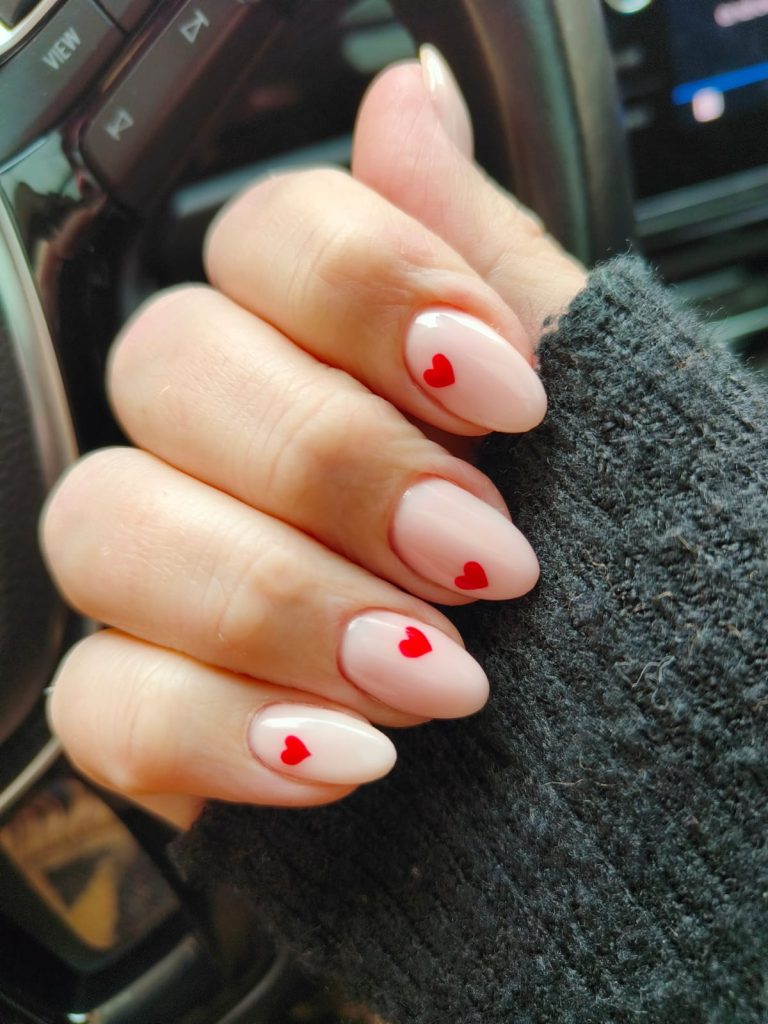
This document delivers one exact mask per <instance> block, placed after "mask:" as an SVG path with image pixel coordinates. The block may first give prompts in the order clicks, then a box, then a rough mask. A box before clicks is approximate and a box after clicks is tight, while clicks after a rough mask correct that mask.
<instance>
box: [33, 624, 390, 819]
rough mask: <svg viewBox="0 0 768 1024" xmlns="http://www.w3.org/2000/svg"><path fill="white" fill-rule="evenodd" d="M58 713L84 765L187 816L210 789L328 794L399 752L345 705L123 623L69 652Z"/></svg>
mask: <svg viewBox="0 0 768 1024" xmlns="http://www.w3.org/2000/svg"><path fill="white" fill-rule="evenodd" d="M49 715H50V719H51V724H52V727H53V729H54V731H55V732H56V733H57V734H58V736H59V737H60V739H61V741H62V743H63V745H64V748H65V750H66V752H67V754H68V756H69V757H70V759H71V760H72V761H73V762H74V763H75V764H76V765H77V767H78V768H79V769H80V770H81V771H83V772H84V773H85V774H86V775H88V776H89V777H90V778H92V779H93V780H94V781H95V782H97V783H99V784H100V785H103V786H106V787H107V788H108V789H112V790H115V791H116V792H118V793H121V794H122V795H124V796H128V797H131V798H133V799H135V800H137V801H138V802H140V803H142V804H143V805H144V806H146V807H148V809H154V811H155V813H157V814H159V815H160V816H162V817H166V818H170V820H172V821H174V822H175V823H176V824H182V825H184V824H189V821H190V820H191V819H190V815H192V817H194V814H195V810H196V804H195V802H194V801H195V800H197V801H199V800H200V799H205V798H214V799H219V800H232V801H238V802H243V803H253V804H271V805H275V806H284V807H309V806H314V805H317V804H324V803H329V802H331V801H334V800H338V799H340V798H341V797H342V796H346V794H347V793H349V792H351V791H352V790H353V789H354V788H355V787H356V786H357V785H359V784H360V783H363V782H371V781H373V780H374V779H377V778H380V777H381V776H383V775H386V774H387V772H388V771H389V770H390V769H391V767H392V766H393V764H394V762H395V750H394V747H393V745H392V743H391V741H390V740H389V739H388V738H387V737H386V736H384V734H383V733H381V732H379V731H378V730H377V729H374V728H373V726H371V725H369V724H368V722H366V721H365V719H363V718H362V717H361V716H359V715H357V714H354V713H351V712H348V711H347V710H345V709H342V708H340V707H339V706H338V705H332V704H330V703H328V702H323V701H320V700H319V699H318V698H317V697H316V696H314V695H312V694H307V693H304V692H302V691H300V690H295V689H287V688H285V687H281V686H276V685H272V684H270V683H263V682H259V681H257V680H254V679H251V678H249V677H246V676H239V675H235V674H234V673H231V672H226V671H223V670H220V669H215V668H212V667H210V666H208V665H203V664H201V663H200V662H197V661H194V660H193V659H191V658H189V657H187V656H185V655H183V654H178V653H176V652H174V651H168V650H165V649H163V648H159V647H155V646H153V645H152V644H148V643H145V642H143V641H140V640H136V639H134V638H133V637H129V636H126V635H125V634H122V633H118V632H116V631H114V630H105V631H103V632H100V633H96V634H94V635H93V636H89V637H87V638H86V639H85V640H82V641H81V642H80V643H79V644H78V645H77V646H76V647H74V648H73V649H72V651H70V653H69V654H68V655H67V657H66V659H65V660H64V662H63V663H62V665H61V667H60V668H59V673H58V676H57V678H56V680H55V682H54V687H53V693H52V695H51V699H50V703H49ZM156 794H164V795H163V796H162V797H158V796H156ZM174 796H176V797H186V798H189V797H191V798H193V802H191V803H190V802H188V801H180V802H179V801H175V802H174V800H173V799H172V798H173V797H174Z"/></svg>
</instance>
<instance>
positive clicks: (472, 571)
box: [453, 562, 488, 590]
mask: <svg viewBox="0 0 768 1024" xmlns="http://www.w3.org/2000/svg"><path fill="white" fill-rule="evenodd" d="M453 582H454V583H455V584H456V586H457V587H458V588H459V590H482V588H483V587H487V586H488V577H487V576H486V575H485V569H483V567H482V565H480V563H479V562H465V563H464V575H463V576H457V577H456V579H455V580H454V581H453Z"/></svg>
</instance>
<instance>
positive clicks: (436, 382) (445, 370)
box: [424, 352, 456, 388]
mask: <svg viewBox="0 0 768 1024" xmlns="http://www.w3.org/2000/svg"><path fill="white" fill-rule="evenodd" d="M424 380H425V381H426V382H427V384H429V386H430V387H431V388H447V387H448V385H449V384H453V382H454V381H455V380H456V375H455V374H454V372H453V367H452V366H451V361H450V360H449V359H448V358H447V357H446V356H444V355H443V354H442V352H438V353H437V355H435V356H433V357H432V366H431V367H430V369H429V370H425V371H424Z"/></svg>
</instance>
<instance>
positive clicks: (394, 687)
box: [339, 610, 488, 718]
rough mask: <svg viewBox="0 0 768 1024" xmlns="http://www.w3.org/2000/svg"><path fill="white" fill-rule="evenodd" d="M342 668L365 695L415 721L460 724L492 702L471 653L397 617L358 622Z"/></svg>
mask: <svg viewBox="0 0 768 1024" xmlns="http://www.w3.org/2000/svg"><path fill="white" fill-rule="evenodd" d="M339 667H340V668H341V671H342V673H343V674H344V675H345V676H346V677H347V679H349V680H350V682H352V683H354V684H355V685H356V686H358V687H359V688H360V689H361V690H363V691H365V692H366V693H368V694H370V695H371V696H373V697H376V698H377V699H378V700H381V701H383V702H384V703H385V704H388V705H389V706H390V707H393V708H397V709H398V710H399V711H405V712H408V713H409V714H413V715H424V716H426V717H428V718H460V717H462V716H463V715H471V714H473V713H474V712H475V711H479V710H480V708H482V707H483V705H484V704H485V703H486V701H487V700H488V678H487V676H486V674H485V672H483V670H482V668H481V667H480V666H479V665H478V663H477V662H476V661H475V659H474V658H473V657H472V655H471V654H469V652H468V651H466V650H465V649H464V648H463V647H462V646H461V645H460V644H457V643H456V642H455V641H454V640H452V639H451V638H450V637H449V636H447V635H446V634H445V633H443V632H442V630H440V629H436V628H435V627H434V626H428V625H426V623H424V622H420V621H419V620H417V619H414V618H409V617H408V616H405V615H399V614H397V613H396V612H388V611H379V610H375V611H369V612H365V613H364V614H363V615H359V616H358V617H357V618H355V619H353V620H352V621H351V622H350V623H349V625H348V626H347V628H346V630H345V631H344V635H343V637H342V641H341V646H340V650H339Z"/></svg>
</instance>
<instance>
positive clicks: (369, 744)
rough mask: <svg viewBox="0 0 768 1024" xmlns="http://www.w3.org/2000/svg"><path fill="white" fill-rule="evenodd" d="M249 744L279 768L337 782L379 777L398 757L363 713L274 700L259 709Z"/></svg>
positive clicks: (302, 776) (259, 756)
mask: <svg viewBox="0 0 768 1024" xmlns="http://www.w3.org/2000/svg"><path fill="white" fill-rule="evenodd" d="M248 746H249V748H250V750H251V753H252V754H253V755H254V757H256V758H257V759H258V760H259V761H261V762H262V763H263V764H265V765H267V766H268V767H269V768H272V769H274V770H275V771H278V772H283V773H285V774H288V775H293V776H295V777H296V778H300V779H311V780H312V781H313V782H328V783H332V784H336V785H357V784H358V783H361V782H372V781H373V780H374V779H380V778H381V777H382V775H386V774H387V772H389V771H390V770H391V768H392V766H393V765H394V763H395V760H396V757H397V754H396V752H395V748H394V745H393V744H392V742H391V740H389V739H388V738H387V737H386V736H385V735H384V734H383V733H381V732H379V731H378V729H374V728H373V726H372V725H369V724H368V723H367V722H365V721H363V720H362V719H361V718H355V717H354V716H353V715H346V714H344V713H343V712H342V711H332V710H331V709H330V708H323V707H317V706H315V705H313V704H270V705H269V706H267V707H265V708H264V709H263V710H261V711H259V712H257V713H256V714H255V715H254V716H253V718H252V720H251V723H250V726H249V728H248Z"/></svg>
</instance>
